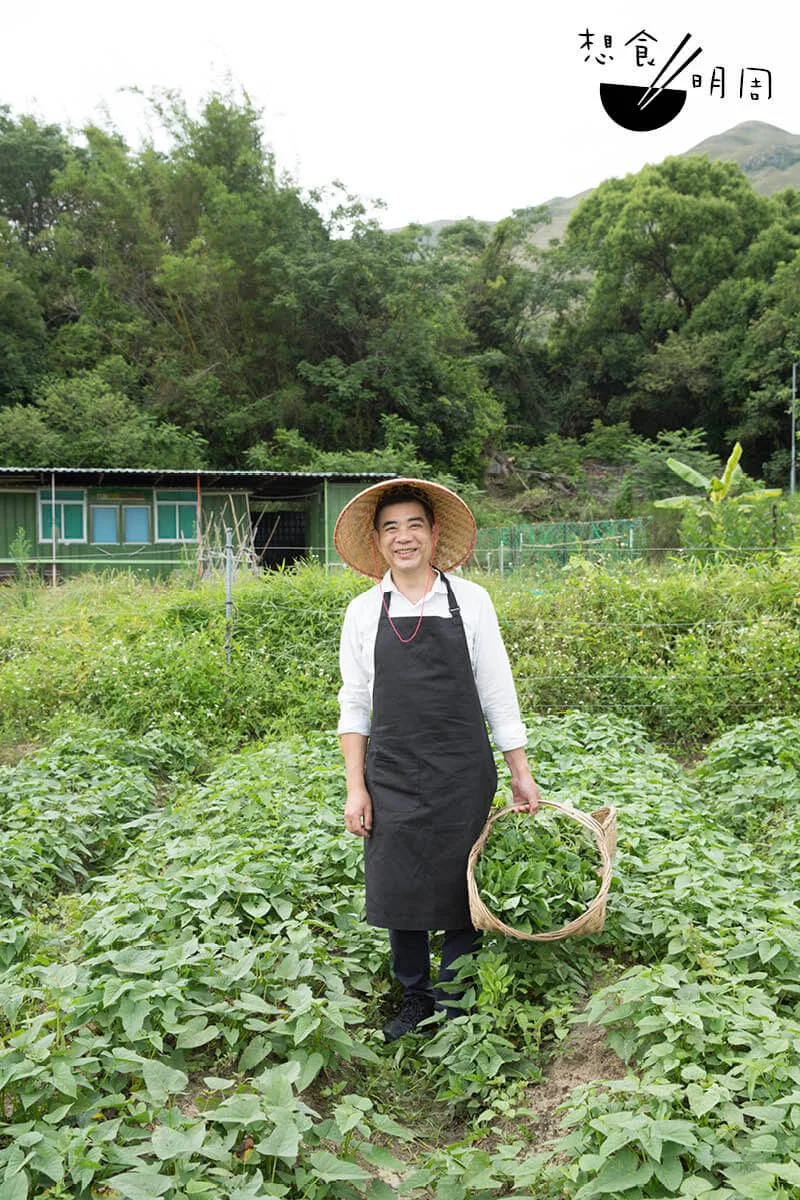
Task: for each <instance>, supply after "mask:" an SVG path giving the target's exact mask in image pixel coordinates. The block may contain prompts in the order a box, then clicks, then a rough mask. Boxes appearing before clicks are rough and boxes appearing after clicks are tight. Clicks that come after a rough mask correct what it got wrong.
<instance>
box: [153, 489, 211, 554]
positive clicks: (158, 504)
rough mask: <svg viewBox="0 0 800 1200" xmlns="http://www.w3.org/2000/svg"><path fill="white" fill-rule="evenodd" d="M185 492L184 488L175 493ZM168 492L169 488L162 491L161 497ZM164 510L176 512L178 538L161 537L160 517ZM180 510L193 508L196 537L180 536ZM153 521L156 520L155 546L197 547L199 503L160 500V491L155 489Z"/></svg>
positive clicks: (194, 501)
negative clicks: (169, 509)
mask: <svg viewBox="0 0 800 1200" xmlns="http://www.w3.org/2000/svg"><path fill="white" fill-rule="evenodd" d="M184 490H185V489H183V488H176V489H175V491H178V492H180V491H184ZM168 491H169V489H168V488H164V489H162V490H161V495H162V496H163V495H164V493H165V492H168ZM201 504H202V501H201ZM162 508H172V509H173V510H174V512H175V532H176V534H178V536H177V537H161V534H160V531H159V520H158V518H159V515H160V510H161V509H162ZM180 508H191V509H192V510H193V514H194V520H195V535H194V537H192V538H187V537H181V536H180V528H181V523H180V515H179V512H178V510H179V509H180ZM201 511H202V509H201ZM153 519H154V529H153V535H154V536H153V543H154V545H161V546H165V545H168V546H196V545H197V541H198V538H197V534H198V526H199V522H198V520H197V501H196V500H160V499H159V493H158V490H157V489H156V488H153Z"/></svg>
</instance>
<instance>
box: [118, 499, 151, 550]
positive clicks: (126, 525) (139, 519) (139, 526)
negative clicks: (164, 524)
mask: <svg viewBox="0 0 800 1200" xmlns="http://www.w3.org/2000/svg"><path fill="white" fill-rule="evenodd" d="M122 514H123V516H122V524H123V529H124V537H125V541H126V543H127V544H130V543H132V542H135V543H137V544H139V545H143V544H144V543H145V542H149V541H150V509H149V508H144V507H142V506H141V505H138V504H137V505H126V506H125V508H123V510H122Z"/></svg>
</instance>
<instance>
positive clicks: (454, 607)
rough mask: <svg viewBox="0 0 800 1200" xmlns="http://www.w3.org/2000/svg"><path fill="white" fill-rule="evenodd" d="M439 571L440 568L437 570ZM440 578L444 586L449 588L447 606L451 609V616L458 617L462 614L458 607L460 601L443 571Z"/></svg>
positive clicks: (440, 572)
mask: <svg viewBox="0 0 800 1200" xmlns="http://www.w3.org/2000/svg"><path fill="white" fill-rule="evenodd" d="M437 570H438V568H437ZM439 578H440V579H441V581H442V583H443V584H444V586H445V587H446V588H447V604H448V607H449V609H450V616H451V617H457V616H458V614H459V613H460V612H461V609H460V608H459V607H458V601H457V600H456V597H455V593H454V591H453V589H452V588H451V586H450V580H449V579H448V578H447V576H446V575H445V573H444V571H441V570H440V571H439Z"/></svg>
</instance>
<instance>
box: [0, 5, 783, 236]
mask: <svg viewBox="0 0 800 1200" xmlns="http://www.w3.org/2000/svg"><path fill="white" fill-rule="evenodd" d="M587 28H588V29H589V30H590V31H592V32H594V33H595V34H596V35H597V43H596V46H595V49H602V47H600V46H599V43H600V42H601V41H602V35H603V34H605V33H608V34H611V35H612V37H613V40H614V45H613V47H612V49H611V51H610V53H612V54H613V55H614V61H613V62H609V63H607V64H606V65H605V66H600V65H598V64H597V63H596V62H595V61H594V60H593V59H592V60H591V61H590V62H588V63H585V62H584V54H583V52H581V51H580V49H579V46H580V39H579V37H578V34H579V33H580V32H581V31H583V30H585V29H587ZM643 28H644V29H646V30H647V31H648V32H649V33H651V34H652V35H654V36H655V37H656V38H657V39H658V40H657V43H656V45H655V47H654V53H655V58H656V66H655V68H647V69H646V70H642V69H640V70H638V71H637V69H636V68H635V66H634V62H633V53H632V49H631V48H630V47H629V48H627V49H626V48H625V47H624V42H625V41H626V40H627V39H628V38H629V37H631V36H632V35H634V34H636V33H638V32H639V30H641V29H643ZM686 33H691V34H692V40H691V42H690V43H689V45H688V46H687V48H686V50H685V51H684V52H683V54H682V55H681V57H680V59H678V60H676V63H675V65H677V62H679V61H682V59H683V57H684V56H685V55H686V54H688V53H689V52H690V51H691V50H692V49H693V48H695V47H696V46H698V45H700V46H702V47H703V53H702V55H701V56H700V57H699V58H698V59H697V60H696V61H695V63H693V64H692V66H691V67H690V68H689V69H688V70H687V72H686V73H685V74H684V75H682V76H681V77H680V78H679V79H677V80H676V81H675V82H674V83H673V84H672V86H673V87H675V88H678V87H688V86H689V84H690V75H691V73H692V72H699V73H701V74H702V76H703V87H702V89H700V90H689V94H688V96H687V99H686V104H685V107H684V109H683V111H682V112H681V113H680V115H679V116H678V117H677V118H676V119H675V120H674V121H673V122H671V123H670V124H669V125H667V126H666V127H665V128H663V129H661V130H656V131H654V132H652V133H632V132H629V131H627V130H624V129H621V128H619V127H618V126H616V125H615V124H614V123H613V122H612V121H611V120H610V119H609V118H608V117H607V116H606V114H605V113H604V112H603V110H602V108H601V105H600V101H599V96H598V85H599V83H600V82H601V80H606V81H608V82H611V83H641V84H645V83H648V82H649V81H650V78H651V77H652V76H653V75H654V74H655V73H656V71H657V70H658V69H659V68H660V67H661V66H662V65H663V63H664V61H665V60H666V58H667V57H668V56H669V54H670V53H671V52H672V50H673V49H674V48H675V46H677V44H678V42H679V41H680V40H681V38H682V37H683V35H684V34H686ZM798 34H800V6H798V5H797V3H796V0H757V2H754V3H752V4H745V3H743V2H742V0H729V2H728V3H722V2H721V0H693V2H691V3H690V2H688V0H671V3H670V4H669V6H667V5H666V4H665V3H663V2H662V3H653V2H652V0H651V2H650V3H633V2H631V0H610V2H606V3H598V2H597V0H592V2H591V3H590V2H589V0H585V2H584V3H583V4H576V3H574V2H573V0H565V2H562V3H558V0H556V3H547V4H546V5H543V4H539V3H537V2H536V0H484V2H482V3H475V2H474V0H460V2H455V0H428V3H423V2H422V0H405V2H404V3H402V4H397V3H393V2H390V0H331V2H329V3H328V2H325V0H293V2H291V3H290V2H289V0H255V2H254V3H250V4H248V3H246V2H245V0H224V2H223V3H220V2H219V0H215V2H214V3H210V2H209V0H193V2H192V3H188V2H187V0H160V2H159V3H155V2H154V0H138V3H133V4H130V3H127V4H125V3H123V4H110V3H108V0H105V2H104V3H99V2H98V0H72V2H71V3H64V0H56V2H54V0H40V3H38V4H33V3H30V0H29V2H28V3H27V4H19V3H18V4H14V5H7V6H6V10H5V12H4V15H3V39H2V44H0V103H5V104H9V105H10V106H11V108H12V110H13V111H14V112H15V113H20V112H34V113H35V114H36V115H38V116H40V117H43V118H46V119H47V120H52V121H57V122H60V123H62V124H67V125H72V126H75V127H80V126H81V125H83V124H85V123H87V122H88V121H95V122H98V121H100V122H101V123H102V122H103V111H104V108H105V109H107V110H108V113H110V116H111V119H112V121H113V122H114V123H115V124H116V125H117V127H118V128H120V129H121V131H122V132H123V133H124V135H125V136H126V138H127V139H128V140H129V142H131V143H132V144H137V143H138V141H139V140H140V139H141V138H142V137H143V136H146V134H147V117H146V109H145V106H144V105H143V103H142V101H141V100H139V99H137V98H136V97H134V96H131V95H129V94H125V93H124V92H121V91H120V89H123V88H126V87H133V86H135V87H138V88H141V89H143V90H144V91H145V92H149V91H151V90H152V89H154V88H177V89H179V90H181V91H182V92H183V94H184V96H185V97H186V99H187V101H188V102H189V103H190V105H193V106H194V105H197V104H198V102H199V101H200V100H201V99H202V97H203V96H204V95H207V94H208V92H209V91H211V90H213V89H214V88H224V87H225V86H226V81H227V80H230V82H231V83H232V84H233V85H234V87H235V88H239V89H244V90H245V91H246V92H247V94H248V95H249V96H250V98H251V100H252V101H253V102H254V103H256V104H257V105H258V106H260V107H263V109H264V127H265V134H266V140H267V141H268V142H269V143H270V144H271V145H272V147H273V149H274V151H275V153H276V156H277V160H278V164H279V166H280V167H282V168H284V169H286V170H288V171H289V172H290V174H292V175H293V176H294V178H295V179H296V181H297V182H298V183H299V184H300V185H301V186H303V187H306V188H310V187H315V186H321V185H324V184H326V183H329V182H331V181H332V180H333V179H341V180H342V181H343V182H344V183H345V184H346V185H347V187H348V188H349V189H350V190H351V191H353V192H355V193H357V194H358V195H360V196H362V197H363V198H365V199H368V198H371V197H380V198H381V199H383V200H384V201H385V202H386V204H387V210H386V212H385V213H384V214H383V215H381V216H380V220H381V222H382V223H383V224H385V225H387V226H397V225H403V224H406V223H407V222H409V221H422V222H426V221H432V220H436V219H439V218H444V217H449V218H457V217H462V216H467V215H472V216H475V217H480V218H484V219H488V220H496V219H498V218H500V217H502V216H504V215H506V214H507V213H509V212H510V211H511V209H512V208H522V207H525V206H527V205H531V204H541V203H543V202H544V201H546V200H549V199H551V198H552V197H554V196H558V195H561V196H570V195H574V194H575V193H576V192H579V191H582V190H584V189H585V188H589V187H594V186H596V185H597V184H598V183H600V182H601V181H602V180H603V179H606V178H608V177H609V176H612V175H621V174H626V173H627V172H629V171H637V170H639V169H640V168H641V167H642V166H643V165H644V164H645V163H646V162H657V161H660V160H661V159H662V158H663V157H664V156H665V155H667V154H676V153H680V152H682V151H684V150H688V149H689V148H690V147H691V146H693V145H695V144H696V143H697V142H699V141H701V140H702V139H703V138H706V137H710V136H711V135H713V134H716V133H721V132H723V131H724V130H726V129H729V128H731V126H733V125H736V124H738V123H739V122H741V121H748V120H761V121H766V122H768V123H769V124H772V125H777V126H780V127H781V128H783V129H788V130H789V131H790V132H792V133H800V39H799V38H798ZM714 66H724V67H725V68H726V96H725V98H724V99H720V98H718V97H711V96H710V95H709V93H708V74H709V72H710V69H711V68H712V67H714ZM743 67H745V68H746V67H766V68H769V69H771V71H772V85H773V98H772V100H767V99H762V100H760V101H758V102H755V103H754V102H752V101H749V100H747V99H743V100H740V99H739V97H738V90H739V71H740V69H741V68H743Z"/></svg>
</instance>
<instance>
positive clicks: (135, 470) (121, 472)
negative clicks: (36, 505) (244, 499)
mask: <svg viewBox="0 0 800 1200" xmlns="http://www.w3.org/2000/svg"><path fill="white" fill-rule="evenodd" d="M53 475H55V476H56V477H58V478H60V479H70V480H72V481H73V482H75V483H83V484H85V485H88V486H91V485H92V484H94V485H95V486H100V485H101V484H105V483H109V482H112V481H114V480H122V479H125V480H127V481H128V482H130V483H138V484H140V485H141V484H147V483H149V484H151V485H153V486H159V485H165V486H169V484H171V483H172V484H180V483H183V484H186V483H192V484H194V483H195V482H196V481H197V479H198V477H199V478H200V481H201V483H205V484H206V485H209V484H214V483H216V482H220V483H224V484H227V485H228V486H229V487H233V486H235V485H236V484H237V482H238V483H239V484H240V485H241V486H242V487H246V488H247V489H248V491H250V490H258V488H259V485H260V486H261V487H266V486H268V485H269V484H270V483H273V484H275V485H278V490H279V491H280V492H282V493H283V494H285V489H286V487H287V486H291V485H290V483H289V481H290V480H295V481H300V480H302V481H303V482H304V483H307V484H309V483H310V484H314V483H321V482H322V481H323V480H325V479H330V480H339V479H340V480H342V481H345V480H350V481H352V480H359V479H363V480H367V481H368V480H371V479H376V480H377V479H391V478H394V477H395V473H394V472H391V471H384V472H380V471H223V470H220V471H215V470H213V469H209V468H205V469H203V470H199V471H193V470H173V469H172V468H165V469H163V470H162V469H159V468H156V467H152V468H150V467H0V477H5V478H9V477H10V478H17V479H19V480H25V481H26V482H38V483H40V484H42V485H45V484H47V483H49V481H50V478H51V476H53Z"/></svg>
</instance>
